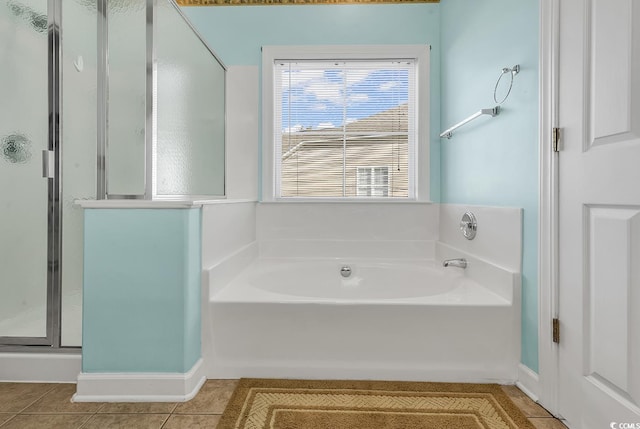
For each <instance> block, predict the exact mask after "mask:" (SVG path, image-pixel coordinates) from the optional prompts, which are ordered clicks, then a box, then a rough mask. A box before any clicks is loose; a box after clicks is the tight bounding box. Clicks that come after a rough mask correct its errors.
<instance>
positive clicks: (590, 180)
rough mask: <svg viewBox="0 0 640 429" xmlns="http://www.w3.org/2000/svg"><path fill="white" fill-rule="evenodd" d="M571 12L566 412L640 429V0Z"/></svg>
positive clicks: (565, 185)
mask: <svg viewBox="0 0 640 429" xmlns="http://www.w3.org/2000/svg"><path fill="white" fill-rule="evenodd" d="M560 8H561V10H560V14H561V15H560V70H559V73H560V81H559V91H560V92H559V123H560V126H561V127H562V128H563V130H564V132H563V140H564V142H563V147H562V151H561V152H560V154H559V170H560V178H559V179H560V191H559V192H560V198H559V205H560V207H559V209H560V229H559V231H560V236H559V241H560V257H559V258H560V260H559V267H560V268H559V270H560V272H559V317H560V327H561V338H560V346H559V350H560V353H559V370H560V371H559V374H560V379H559V404H558V405H559V412H560V414H561V415H562V416H563V417H565V418H566V419H567V423H568V424H569V426H570V427H571V428H580V429H603V428H614V429H629V428H633V429H636V428H640V1H638V0H562V1H561V2H560ZM631 424H632V425H631ZM636 424H637V425H636Z"/></svg>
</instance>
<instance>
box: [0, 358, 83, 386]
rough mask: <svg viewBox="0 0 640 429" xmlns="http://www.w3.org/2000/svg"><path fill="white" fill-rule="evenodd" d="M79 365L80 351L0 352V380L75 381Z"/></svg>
mask: <svg viewBox="0 0 640 429" xmlns="http://www.w3.org/2000/svg"><path fill="white" fill-rule="evenodd" d="M81 367H82V356H81V355H80V353H77V354H62V353H0V381H14V382H15V381H19V382H27V383H39V382H44V383H75V382H76V381H77V379H78V374H79V373H80V371H81V370H82V369H81Z"/></svg>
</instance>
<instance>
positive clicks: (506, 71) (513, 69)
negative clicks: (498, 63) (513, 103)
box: [493, 64, 520, 104]
mask: <svg viewBox="0 0 640 429" xmlns="http://www.w3.org/2000/svg"><path fill="white" fill-rule="evenodd" d="M518 73H520V65H519V64H516V65H515V66H513V67H505V68H503V69H502V73H500V76H499V77H498V81H497V82H496V86H495V88H493V101H495V102H496V103H497V104H502V103H504V102H505V101H506V99H507V98H508V97H509V94H511V87H513V77H514V76H515V75H517V74H518ZM507 74H508V75H509V89H508V90H507V93H506V94H505V95H504V97H502V100H499V101H498V86H499V85H500V81H501V80H502V78H503V77H504V76H505V75H507Z"/></svg>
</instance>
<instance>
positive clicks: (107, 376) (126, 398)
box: [72, 359, 206, 402]
mask: <svg viewBox="0 0 640 429" xmlns="http://www.w3.org/2000/svg"><path fill="white" fill-rule="evenodd" d="M205 381H206V377H205V371H204V365H203V360H202V359H199V360H198V362H196V364H195V365H194V366H193V368H191V370H189V372H187V373H185V374H181V373H80V375H79V376H78V387H77V391H76V394H75V395H73V398H72V401H73V402H186V401H188V400H190V399H192V398H193V397H194V396H196V394H197V393H198V391H199V390H200V388H201V387H202V385H203V384H204V382H205Z"/></svg>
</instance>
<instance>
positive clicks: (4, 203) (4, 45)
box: [0, 0, 50, 344]
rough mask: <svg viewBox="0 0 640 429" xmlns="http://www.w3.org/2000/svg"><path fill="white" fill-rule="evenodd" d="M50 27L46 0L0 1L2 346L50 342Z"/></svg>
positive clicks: (0, 318) (0, 269) (0, 338)
mask: <svg viewBox="0 0 640 429" xmlns="http://www.w3.org/2000/svg"><path fill="white" fill-rule="evenodd" d="M47 25H48V10H47V1H43V0H0V64H2V67H0V344H50V339H47V338H46V337H47V319H48V312H47V310H48V302H47V298H48V295H47V292H48V290H47V289H48V288H47V281H48V276H47V270H48V267H47V266H48V261H47V258H48V231H49V230H48V216H49V213H48V212H49V188H48V185H49V183H48V181H49V180H47V179H45V178H43V175H42V171H43V162H42V152H43V151H44V150H47V149H48V136H49V133H48V121H49V119H48V116H49V106H48V90H49V82H48V79H49V77H48V46H49V43H48V42H49V41H48V34H47Z"/></svg>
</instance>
